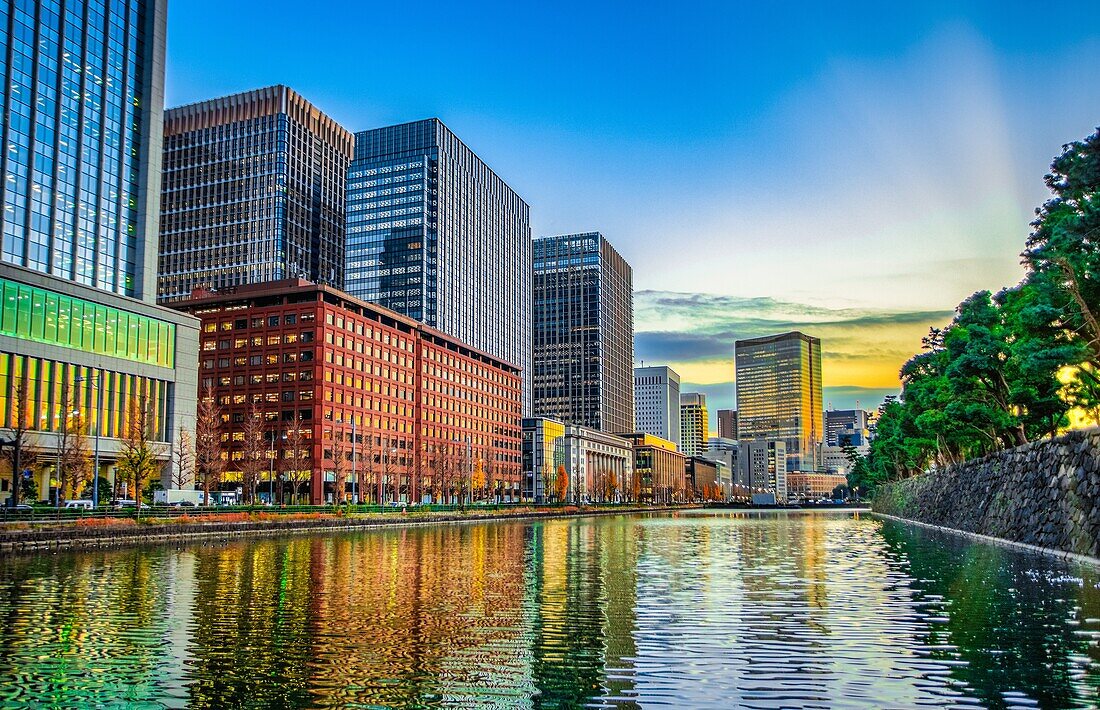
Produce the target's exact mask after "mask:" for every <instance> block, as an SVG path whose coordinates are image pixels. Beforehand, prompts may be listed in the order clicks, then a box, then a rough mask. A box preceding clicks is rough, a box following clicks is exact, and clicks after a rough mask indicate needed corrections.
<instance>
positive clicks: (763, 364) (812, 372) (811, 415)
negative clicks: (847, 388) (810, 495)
mask: <svg viewBox="0 0 1100 710" xmlns="http://www.w3.org/2000/svg"><path fill="white" fill-rule="evenodd" d="M735 353H736V356H735V359H736V380H737V423H738V433H739V435H740V436H739V438H740V439H742V440H746V439H767V440H776V439H778V440H781V441H783V443H784V444H785V449H786V466H787V471H817V470H818V469H819V468H820V461H819V460H818V446H819V445H820V444H821V442H822V441H823V439H824V436H825V427H824V422H823V408H822V403H821V341H820V340H819V339H817V338H814V337H811V336H808V335H805V334H803V333H798V332H791V333H784V334H782V335H772V336H768V337H764V338H753V339H751V340H739V341H737V343H736V346H735Z"/></svg>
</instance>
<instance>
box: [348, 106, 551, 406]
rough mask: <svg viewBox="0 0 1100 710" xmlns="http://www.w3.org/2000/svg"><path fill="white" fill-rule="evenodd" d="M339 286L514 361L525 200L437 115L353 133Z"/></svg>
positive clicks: (524, 355) (521, 328)
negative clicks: (345, 250)
mask: <svg viewBox="0 0 1100 710" xmlns="http://www.w3.org/2000/svg"><path fill="white" fill-rule="evenodd" d="M347 190H348V198H347V213H348V228H347V233H348V236H347V253H346V260H345V287H344V288H345V290H347V291H348V293H350V294H351V295H353V296H355V297H357V298H362V299H364V300H366V301H371V302H373V303H377V304H379V305H381V306H383V307H384V308H388V309H390V310H393V311H396V312H398V313H400V314H402V315H405V316H408V317H409V318H412V319H414V320H417V321H420V322H421V323H425V324H427V325H429V326H431V327H432V328H436V329H438V330H440V331H442V332H444V333H446V334H447V335H450V336H452V337H454V338H458V339H459V340H461V341H462V342H464V343H468V344H469V345H471V346H473V347H475V348H477V349H479V350H482V351H484V352H487V353H489V354H490V355H492V356H493V357H497V358H500V359H501V360H503V361H505V362H509V363H512V364H513V365H515V366H517V367H520V368H522V370H523V380H524V403H525V404H524V411H525V412H529V411H530V408H531V383H530V372H531V215H530V212H531V209H530V207H528V205H527V203H526V202H524V201H523V200H522V199H521V198H520V197H519V195H517V194H516V193H515V192H514V191H513V190H512V189H511V188H510V187H508V185H507V184H506V183H505V182H504V181H503V180H502V179H501V178H500V177H499V176H497V174H496V173H494V172H493V171H492V169H490V168H489V166H488V165H486V164H485V163H484V162H483V161H482V160H481V158H479V157H478V156H477V155H476V154H475V153H474V152H473V151H472V150H470V149H469V148H468V147H467V146H466V144H465V143H463V142H462V141H461V140H459V138H458V137H457V136H456V135H455V134H454V133H452V132H451V131H450V129H448V128H447V127H446V126H445V125H443V123H442V122H441V121H440V120H439V119H436V118H429V119H426V120H422V121H414V122H412V123H404V124H401V125H398V126H387V127H385V128H376V129H374V130H370V131H363V132H360V133H356V134H355V155H354V157H353V159H352V162H351V167H350V169H349V171H348V182H347Z"/></svg>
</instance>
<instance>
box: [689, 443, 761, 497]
mask: <svg viewBox="0 0 1100 710" xmlns="http://www.w3.org/2000/svg"><path fill="white" fill-rule="evenodd" d="M740 446H741V445H740V443H739V442H737V441H735V440H733V439H727V438H724V437H720V436H712V437H710V438H709V439H707V446H706V448H705V449H703V452H702V453H701V454H700V456H702V457H703V458H705V459H709V460H711V461H715V462H718V463H721V464H722V465H723V467H724V468H725V471H726V475H727V476H728V477H729V481H728V483H729V486H730V489H729V497H731V498H733V499H734V500H739V501H747V500H749V498H750V497H751V492H750V488H751V484H750V481H749V479H748V475H747V473H744V472H742V469H741V467H740V465H739V463H738V459H739V451H740Z"/></svg>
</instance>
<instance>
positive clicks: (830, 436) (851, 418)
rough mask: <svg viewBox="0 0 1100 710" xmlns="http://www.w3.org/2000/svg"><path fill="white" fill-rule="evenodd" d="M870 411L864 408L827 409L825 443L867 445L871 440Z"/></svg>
mask: <svg viewBox="0 0 1100 710" xmlns="http://www.w3.org/2000/svg"><path fill="white" fill-rule="evenodd" d="M867 415H868V413H867V412H865V411H863V410H862V409H829V410H826V411H825V443H826V444H827V445H828V446H854V447H856V448H857V449H858V448H862V447H865V446H867V445H868V444H869V443H870V441H869V438H870V437H869V429H868V416H867Z"/></svg>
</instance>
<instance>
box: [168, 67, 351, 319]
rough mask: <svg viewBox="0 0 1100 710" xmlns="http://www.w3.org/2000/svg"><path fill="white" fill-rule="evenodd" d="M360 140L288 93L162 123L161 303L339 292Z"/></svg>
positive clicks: (265, 92) (206, 105)
mask: <svg viewBox="0 0 1100 710" xmlns="http://www.w3.org/2000/svg"><path fill="white" fill-rule="evenodd" d="M351 152H352V135H351V133H350V132H348V131H347V130H345V129H344V128H342V127H341V126H340V125H339V124H338V123H336V121H334V120H332V119H331V118H329V117H328V116H326V115H325V114H323V113H321V111H320V110H318V109H317V107H315V106H313V105H312V104H311V103H309V102H308V101H306V100H305V99H304V98H302V97H301V96H300V95H299V94H297V93H296V92H294V91H293V90H292V89H289V88H287V87H285V86H269V87H267V88H264V89H257V90H255V91H246V92H244V93H240V94H234V95H232V96H225V97H222V98H218V99H211V100H209V101H202V102H199V103H194V104H189V105H187V106H180V107H179V108H174V109H170V110H168V111H167V112H165V114H164V181H163V183H162V185H161V214H160V271H159V274H158V279H157V298H158V299H159V300H160V301H162V302H165V301H173V300H178V299H181V298H187V297H188V296H190V295H191V291H192V289H195V288H210V289H224V288H227V287H233V286H240V285H242V284H249V283H262V282H265V281H273V280H277V279H285V278H305V279H309V280H310V281H314V282H317V283H322V284H328V285H331V286H336V287H339V286H341V285H342V284H343V280H344V228H345V224H344V202H345V197H346V194H345V189H344V187H345V181H346V180H347V171H348V163H349V161H350V160H351Z"/></svg>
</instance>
